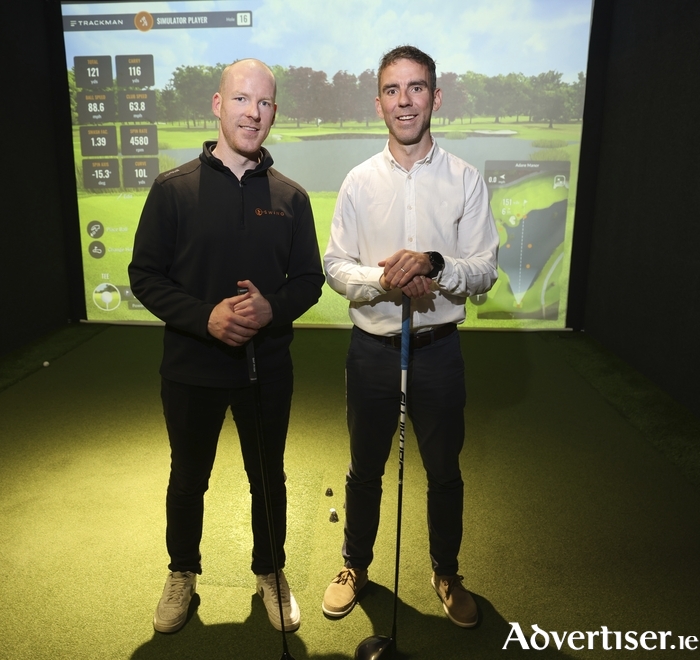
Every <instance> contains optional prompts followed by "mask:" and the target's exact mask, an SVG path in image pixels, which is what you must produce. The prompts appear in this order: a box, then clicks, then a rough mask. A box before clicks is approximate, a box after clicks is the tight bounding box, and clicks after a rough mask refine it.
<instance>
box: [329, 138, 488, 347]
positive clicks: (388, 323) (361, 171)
mask: <svg viewBox="0 0 700 660" xmlns="http://www.w3.org/2000/svg"><path fill="white" fill-rule="evenodd" d="M498 243H499V239H498V232H497V230H496V225H495V223H494V220H493V216H492V214H491V209H490V207H489V196H488V190H487V188H486V183H485V182H484V180H483V178H482V177H481V175H480V174H479V172H478V170H477V169H476V168H474V167H473V166H471V165H469V164H468V163H466V162H464V161H463V160H462V159H461V158H457V157H456V156H454V155H452V154H450V153H448V152H446V151H445V150H443V149H441V148H440V147H438V145H437V143H436V142H435V141H433V146H432V149H431V150H430V152H429V153H428V155H427V156H426V157H425V158H423V159H422V160H419V161H418V162H416V163H415V164H414V165H413V167H412V168H411V170H410V172H407V171H406V170H405V169H404V168H403V167H401V165H399V163H398V162H397V161H396V160H395V159H394V157H393V156H392V155H391V151H390V150H389V143H388V142H387V145H386V147H385V148H384V151H382V152H381V153H379V154H377V155H375V156H373V157H372V158H370V159H368V160H366V161H365V162H364V163H361V164H360V165H358V166H357V167H355V168H353V169H352V170H351V171H350V173H349V174H348V175H347V177H346V178H345V181H344V182H343V185H342V187H341V188H340V192H339V193H338V200H337V202H336V206H335V212H334V214H333V224H332V226H331V234H330V239H329V241H328V247H327V249H326V254H325V256H324V264H325V269H326V279H327V281H328V284H329V285H330V287H331V288H332V289H333V290H334V291H337V292H338V293H340V294H341V295H343V296H344V297H345V298H347V299H348V300H349V301H350V320H351V321H352V322H353V323H354V324H355V325H357V326H359V327H360V328H361V329H362V330H365V331H366V332H370V333H372V334H375V335H384V336H390V335H397V334H400V333H401V290H400V289H394V290H392V291H385V290H384V289H383V288H382V287H381V285H380V284H379V279H380V277H381V275H382V274H383V272H384V268H383V267H380V266H378V265H377V264H378V262H380V261H382V260H384V259H387V258H388V257H390V256H391V255H393V254H394V253H395V252H397V251H398V250H401V249H402V248H405V249H408V250H413V251H415V252H429V251H435V252H439V253H440V254H442V256H443V257H444V259H445V268H444V269H443V271H442V273H440V275H439V276H438V278H437V279H436V283H435V284H434V285H433V292H432V294H430V295H428V296H424V297H422V298H417V299H414V300H413V301H412V305H411V312H412V314H411V316H412V318H411V329H412V332H421V331H425V330H430V329H433V328H436V327H437V326H440V325H443V324H445V323H461V322H462V321H464V319H465V315H466V310H465V303H466V299H467V297H469V296H472V295H474V294H477V293H485V292H486V291H488V290H489V289H490V288H491V287H492V286H493V284H494V282H495V281H496V278H497V277H498V271H497V258H498Z"/></svg>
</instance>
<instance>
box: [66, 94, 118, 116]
mask: <svg viewBox="0 0 700 660" xmlns="http://www.w3.org/2000/svg"><path fill="white" fill-rule="evenodd" d="M75 96H76V98H75V100H76V102H77V105H78V123H80V124H104V123H106V122H111V121H114V120H115V119H116V118H117V106H116V104H115V103H114V94H113V93H112V92H109V93H107V92H89V91H85V92H77V93H76V95H75Z"/></svg>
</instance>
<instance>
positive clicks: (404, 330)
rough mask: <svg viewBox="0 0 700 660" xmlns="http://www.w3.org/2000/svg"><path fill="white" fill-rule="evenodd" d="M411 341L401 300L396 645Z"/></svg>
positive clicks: (406, 301)
mask: <svg viewBox="0 0 700 660" xmlns="http://www.w3.org/2000/svg"><path fill="white" fill-rule="evenodd" d="M410 341H411V299H410V298H409V297H408V296H407V295H406V294H403V296H402V300H401V407H400V412H399V491H398V497H397V502H398V503H397V512H396V566H395V568H394V614H393V622H392V626H391V637H392V639H393V640H394V645H396V612H397V609H398V601H399V561H400V558H401V511H402V507H403V459H404V447H405V442H406V409H407V403H408V401H407V400H408V360H409V348H410Z"/></svg>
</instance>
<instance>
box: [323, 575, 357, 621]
mask: <svg viewBox="0 0 700 660" xmlns="http://www.w3.org/2000/svg"><path fill="white" fill-rule="evenodd" d="M366 584H367V569H363V568H343V569H342V570H341V571H340V573H338V575H336V576H335V577H334V578H333V581H332V582H331V583H330V584H329V585H328V587H327V588H326V593H325V594H323V602H322V603H321V609H322V610H323V612H324V613H325V614H326V615H327V616H330V617H333V618H334V619H337V618H340V617H341V616H345V615H346V614H348V613H349V612H350V610H352V608H353V607H354V606H355V602H356V600H357V594H358V592H359V591H360V589H362V587H364V586H365V585H366Z"/></svg>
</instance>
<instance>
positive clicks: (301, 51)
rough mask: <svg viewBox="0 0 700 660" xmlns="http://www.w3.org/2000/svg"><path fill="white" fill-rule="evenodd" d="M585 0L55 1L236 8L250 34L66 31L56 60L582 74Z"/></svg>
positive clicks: (84, 7)
mask: <svg viewBox="0 0 700 660" xmlns="http://www.w3.org/2000/svg"><path fill="white" fill-rule="evenodd" d="M591 2H592V0H441V1H440V2H433V3H426V2H425V0H403V1H401V2H398V1H396V0H352V2H344V3H342V2H338V1H337V0H330V1H329V0H218V1H216V2H210V1H194V2H193V1H190V2H184V1H176V2H124V3H115V2H109V3H80V4H70V3H67V4H64V5H63V14H64V16H68V15H71V16H84V15H89V16H96V15H100V14H136V13H138V12H140V11H148V12H150V13H152V14H163V13H169V12H212V11H241V10H249V11H252V13H253V26H252V27H251V28H243V27H239V28H220V29H207V28H197V29H153V30H151V31H149V32H138V31H137V30H133V31H131V30H129V31H105V32H99V31H98V32H67V33H66V35H65V36H66V55H67V61H68V64H69V66H72V62H73V57H74V56H76V55H112V56H114V55H118V54H125V55H126V54H134V55H136V54H152V55H153V56H154V61H155V67H156V84H155V86H156V87H158V88H162V87H164V86H165V85H166V84H167V82H168V81H169V80H170V78H171V76H172V72H173V71H174V70H175V68H176V67H178V66H187V65H199V64H204V65H213V64H217V63H228V62H231V61H233V60H235V59H240V58H242V57H257V58H259V59H261V60H263V61H264V62H266V63H268V64H269V65H275V64H279V65H282V66H284V67H287V66H307V67H311V68H313V69H316V70H322V71H325V72H326V74H328V77H329V79H330V78H332V77H333V75H334V74H335V73H336V72H338V71H341V70H344V71H347V72H348V73H354V74H360V73H362V71H364V70H365V69H374V70H376V68H377V64H378V60H379V58H380V56H381V55H382V53H383V52H385V51H386V50H389V49H390V48H393V47H394V46H397V45H401V44H407V43H410V44H412V45H415V46H418V47H419V48H421V49H423V50H425V51H426V52H428V53H429V54H430V55H432V57H433V58H434V59H435V60H436V62H437V66H438V75H439V74H440V73H445V72H448V71H452V72H455V73H458V74H459V73H464V72H465V71H476V72H478V73H483V74H486V75H489V76H492V75H496V74H499V73H503V74H506V73H511V72H516V73H517V72H520V73H524V74H525V75H536V74H538V73H542V72H545V71H549V70H555V71H559V72H561V73H563V79H564V80H565V81H567V82H572V81H574V80H576V76H577V74H578V72H579V71H585V70H586V59H587V53H588V38H589V30H590V17H591Z"/></svg>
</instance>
